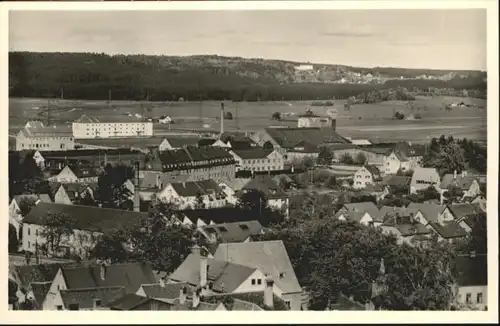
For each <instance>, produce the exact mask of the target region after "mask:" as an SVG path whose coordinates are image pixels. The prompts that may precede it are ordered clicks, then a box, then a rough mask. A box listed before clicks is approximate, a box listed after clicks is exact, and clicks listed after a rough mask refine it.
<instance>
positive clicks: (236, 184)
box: [218, 178, 252, 205]
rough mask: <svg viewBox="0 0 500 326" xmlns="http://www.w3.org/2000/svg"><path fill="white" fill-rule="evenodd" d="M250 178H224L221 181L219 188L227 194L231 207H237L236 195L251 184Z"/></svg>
mask: <svg viewBox="0 0 500 326" xmlns="http://www.w3.org/2000/svg"><path fill="white" fill-rule="evenodd" d="M250 180H252V179H250V178H234V179H228V178H223V179H220V180H219V182H218V183H219V187H220V188H221V189H222V191H224V193H225V194H226V196H227V197H226V198H227V202H228V203H229V204H231V205H236V203H237V201H238V198H237V196H236V194H237V193H238V192H240V191H241V190H242V189H243V187H244V186H245V185H246V184H247V183H249V182H250Z"/></svg>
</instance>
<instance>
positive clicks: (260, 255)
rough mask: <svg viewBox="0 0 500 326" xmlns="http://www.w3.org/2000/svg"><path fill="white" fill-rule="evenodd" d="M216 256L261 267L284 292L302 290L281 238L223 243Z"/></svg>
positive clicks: (216, 257)
mask: <svg viewBox="0 0 500 326" xmlns="http://www.w3.org/2000/svg"><path fill="white" fill-rule="evenodd" d="M214 258H215V259H222V260H227V261H230V262H233V263H236V264H243V265H246V266H249V267H252V268H257V269H259V270H260V271H262V272H263V273H264V274H268V275H269V276H271V277H272V279H273V280H274V284H275V285H276V286H277V287H278V288H280V289H281V290H282V291H283V293H299V292H302V288H301V287H300V285H299V282H298V280H297V277H296V275H295V272H294V270H293V267H292V263H291V262H290V258H289V257H288V253H287V251H286V248H285V245H284V244H283V241H281V240H278V241H257V242H248V243H221V244H219V246H218V247H217V251H216V252H215V255H214Z"/></svg>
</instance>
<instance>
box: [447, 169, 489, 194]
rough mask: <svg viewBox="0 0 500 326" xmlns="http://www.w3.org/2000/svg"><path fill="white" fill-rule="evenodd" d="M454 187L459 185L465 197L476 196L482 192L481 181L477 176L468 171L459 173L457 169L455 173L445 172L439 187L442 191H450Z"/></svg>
mask: <svg viewBox="0 0 500 326" xmlns="http://www.w3.org/2000/svg"><path fill="white" fill-rule="evenodd" d="M452 187H457V188H459V189H461V190H462V192H463V197H475V196H478V195H480V194H481V188H480V186H479V182H478V180H477V178H476V177H475V176H472V175H471V176H468V175H467V172H465V171H464V172H462V173H461V174H460V175H457V173H456V171H455V172H454V173H453V174H445V175H444V177H443V180H441V184H440V185H439V188H440V189H441V193H444V192H446V191H448V189H450V188H452Z"/></svg>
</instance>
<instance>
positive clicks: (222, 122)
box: [220, 102, 224, 136]
mask: <svg viewBox="0 0 500 326" xmlns="http://www.w3.org/2000/svg"><path fill="white" fill-rule="evenodd" d="M223 133H224V103H223V102H222V103H221V104H220V135H221V136H222V134H223Z"/></svg>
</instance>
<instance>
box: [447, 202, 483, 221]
mask: <svg viewBox="0 0 500 326" xmlns="http://www.w3.org/2000/svg"><path fill="white" fill-rule="evenodd" d="M481 213H484V211H483V209H482V208H481V206H480V205H479V204H469V203H461V204H450V205H447V206H446V208H445V209H444V210H443V212H442V214H441V215H440V216H439V220H438V221H439V222H440V223H442V222H445V221H461V220H462V219H463V218H465V217H466V216H467V215H470V214H481Z"/></svg>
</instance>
